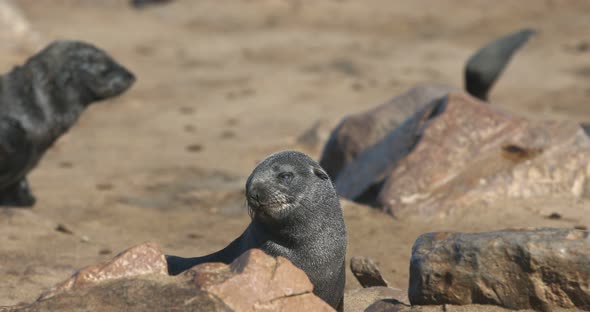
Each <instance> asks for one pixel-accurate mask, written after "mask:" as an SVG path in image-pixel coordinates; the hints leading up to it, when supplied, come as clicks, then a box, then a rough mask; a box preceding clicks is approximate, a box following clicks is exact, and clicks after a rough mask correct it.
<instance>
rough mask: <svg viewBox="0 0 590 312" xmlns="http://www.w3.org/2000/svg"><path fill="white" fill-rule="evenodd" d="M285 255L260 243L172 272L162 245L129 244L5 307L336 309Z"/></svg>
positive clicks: (35, 308) (212, 309)
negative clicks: (228, 258) (226, 260)
mask: <svg viewBox="0 0 590 312" xmlns="http://www.w3.org/2000/svg"><path fill="white" fill-rule="evenodd" d="M312 291H313V285H312V284H311V282H310V281H309V278H308V277H307V275H305V273H304V272H303V271H302V270H300V269H299V268H297V267H295V266H294V265H293V264H292V263H291V262H289V260H287V259H286V258H283V257H278V258H273V257H271V256H268V255H266V254H265V253H264V252H262V251H260V250H258V249H252V250H249V251H247V252H245V253H244V254H243V255H241V256H240V257H239V258H237V259H236V260H235V261H234V262H233V263H231V264H230V265H226V264H222V263H204V264H201V265H198V266H195V267H193V268H191V269H189V270H188V271H186V272H185V273H183V274H181V275H178V276H169V275H168V274H167V265H166V260H165V256H164V254H163V253H162V252H161V250H160V248H159V247H158V246H157V245H155V244H152V243H146V244H142V245H139V246H136V247H133V248H130V249H128V250H126V251H124V252H122V253H121V254H119V255H118V256H116V257H115V258H114V259H112V260H111V261H108V262H106V263H103V264H100V265H94V266H90V267H87V268H84V269H82V270H80V271H79V272H77V273H76V274H74V275H73V276H72V277H71V278H69V279H67V280H66V281H64V282H62V283H59V284H58V285H56V286H54V287H53V288H52V289H50V290H49V291H47V292H46V293H44V294H43V295H41V296H40V297H39V299H38V300H37V301H35V302H34V303H32V304H30V305H26V306H22V305H21V306H18V307H4V308H0V310H1V311H99V312H100V311H105V312H106V311H129V310H133V311H171V310H174V311H213V312H215V311H334V310H333V309H332V308H331V307H330V306H329V305H328V304H327V303H325V302H324V301H322V300H321V299H320V298H318V297H316V296H315V295H314V294H313V292H312Z"/></svg>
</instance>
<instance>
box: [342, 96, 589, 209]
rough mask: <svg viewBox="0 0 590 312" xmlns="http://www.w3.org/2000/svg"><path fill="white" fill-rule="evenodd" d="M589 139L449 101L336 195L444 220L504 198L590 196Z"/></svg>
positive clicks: (430, 109) (395, 135)
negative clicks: (464, 209)
mask: <svg viewBox="0 0 590 312" xmlns="http://www.w3.org/2000/svg"><path fill="white" fill-rule="evenodd" d="M589 164H590V138H588V136H586V135H585V133H584V131H583V130H582V129H581V127H580V126H579V125H578V124H577V123H574V122H567V121H535V120H528V119H525V118H522V117H518V116H513V115H511V114H508V113H505V112H502V111H500V110H498V109H497V108H494V107H492V106H490V105H487V104H485V103H484V102H481V101H479V100H477V99H475V98H473V97H471V96H469V95H467V94H464V93H454V92H453V93H450V94H449V95H448V96H447V97H446V98H445V99H444V100H440V101H437V102H433V103H431V104H429V105H427V106H426V107H425V108H424V109H422V110H420V111H418V112H417V113H416V114H414V116H412V117H411V118H409V119H408V120H406V121H405V122H404V123H403V124H402V125H401V126H400V127H399V128H397V129H396V130H394V131H392V132H391V133H390V134H389V135H388V136H386V137H385V138H384V139H383V140H382V141H380V142H379V143H377V144H375V145H374V146H372V147H370V148H368V149H366V150H365V151H363V152H362V153H361V155H359V156H358V157H357V159H356V160H355V161H353V162H352V163H351V164H350V165H349V166H348V167H347V168H345V169H344V170H343V171H342V173H341V174H340V176H339V177H338V178H337V179H336V182H335V183H336V188H337V190H338V192H339V193H340V194H341V195H342V196H344V197H347V198H350V199H355V200H358V199H359V198H362V197H365V198H366V197H369V199H368V200H367V199H365V201H367V202H373V203H374V204H375V205H376V206H380V207H383V209H384V210H386V211H388V212H390V213H392V214H394V215H396V216H404V215H405V214H414V215H416V214H419V215H426V216H431V215H439V216H441V215H445V214H448V213H449V212H450V211H451V210H452V208H456V207H461V206H462V207H468V206H470V205H472V204H474V203H476V202H478V203H482V202H483V203H491V202H493V201H495V200H497V199H498V198H503V199H525V200H526V199H529V198H531V197H542V196H548V197H556V196H565V197H570V198H582V197H588V196H589V195H590V183H589V182H587V181H588V179H589V178H590V165H589Z"/></svg>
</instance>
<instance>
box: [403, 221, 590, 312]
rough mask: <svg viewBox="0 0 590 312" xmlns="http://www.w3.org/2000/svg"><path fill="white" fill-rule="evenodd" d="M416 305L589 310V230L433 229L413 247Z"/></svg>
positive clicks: (412, 293) (412, 297)
mask: <svg viewBox="0 0 590 312" xmlns="http://www.w3.org/2000/svg"><path fill="white" fill-rule="evenodd" d="M408 294H409V298H410V301H411V303H412V304H418V305H436V304H438V305H441V304H458V305H465V304H493V305H498V306H502V307H505V308H510V309H534V310H542V311H549V310H552V309H554V308H558V307H561V308H577V309H583V310H590V232H588V231H580V230H569V229H538V230H505V231H498V232H488V233H429V234H424V235H422V236H420V237H419V238H418V239H417V240H416V242H415V243H414V247H413V248H412V258H411V263H410V288H409V292H408Z"/></svg>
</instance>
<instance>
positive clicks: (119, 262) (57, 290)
mask: <svg viewBox="0 0 590 312" xmlns="http://www.w3.org/2000/svg"><path fill="white" fill-rule="evenodd" d="M147 274H162V275H167V274H168V266H167V264H166V257H165V256H164V254H163V253H162V251H161V250H160V247H159V246H158V245H156V244H154V243H144V244H141V245H137V246H135V247H131V248H129V249H127V250H125V251H123V252H121V253H120V254H118V255H117V256H115V257H114V258H113V259H112V260H110V261H107V262H105V263H102V264H98V265H92V266H88V267H85V268H83V269H81V270H80V271H78V272H76V274H74V275H73V276H72V277H70V278H69V279H67V280H65V281H63V282H61V283H59V284H57V285H55V286H53V287H52V288H51V289H49V290H48V291H47V292H45V293H43V294H42V295H41V296H40V297H39V300H44V299H49V298H51V297H54V296H56V295H59V294H62V293H65V292H69V291H72V290H76V289H84V288H90V287H93V286H95V285H97V284H99V283H103V282H105V281H110V280H115V279H121V278H126V277H134V276H140V275H147Z"/></svg>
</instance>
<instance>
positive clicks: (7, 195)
mask: <svg viewBox="0 0 590 312" xmlns="http://www.w3.org/2000/svg"><path fill="white" fill-rule="evenodd" d="M35 201H36V199H35V196H33V194H32V193H31V189H30V188H29V183H28V182H27V179H26V178H23V179H22V180H20V181H18V182H16V183H13V184H11V185H9V186H7V187H5V188H3V189H2V190H0V205H1V206H13V207H32V206H33V205H35Z"/></svg>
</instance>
